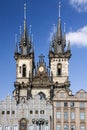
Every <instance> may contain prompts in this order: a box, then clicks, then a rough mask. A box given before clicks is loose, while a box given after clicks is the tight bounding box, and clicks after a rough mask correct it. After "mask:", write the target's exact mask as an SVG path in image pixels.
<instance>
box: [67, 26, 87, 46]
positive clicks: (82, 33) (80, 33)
mask: <svg viewBox="0 0 87 130" xmlns="http://www.w3.org/2000/svg"><path fill="white" fill-rule="evenodd" d="M66 38H67V40H70V42H71V45H77V46H87V26H85V27H83V28H80V29H78V30H77V31H76V32H69V33H67V35H66Z"/></svg>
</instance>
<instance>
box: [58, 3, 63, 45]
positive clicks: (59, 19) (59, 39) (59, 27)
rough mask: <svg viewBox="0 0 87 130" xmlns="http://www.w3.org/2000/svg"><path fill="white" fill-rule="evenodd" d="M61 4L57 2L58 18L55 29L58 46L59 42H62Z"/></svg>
mask: <svg viewBox="0 0 87 130" xmlns="http://www.w3.org/2000/svg"><path fill="white" fill-rule="evenodd" d="M60 4H61V3H60V2H59V17H58V28H57V42H58V43H59V44H60V42H61V40H62V29H61V16H60V13H61V10H60V9H61V5H60Z"/></svg>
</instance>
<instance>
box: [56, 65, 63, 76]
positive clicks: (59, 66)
mask: <svg viewBox="0 0 87 130" xmlns="http://www.w3.org/2000/svg"><path fill="white" fill-rule="evenodd" d="M61 74H62V64H61V63H59V64H58V65H57V75H58V76H61Z"/></svg>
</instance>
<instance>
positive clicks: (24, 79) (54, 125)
mask: <svg viewBox="0 0 87 130" xmlns="http://www.w3.org/2000/svg"><path fill="white" fill-rule="evenodd" d="M24 11H26V4H25V5H24ZM59 12H60V6H59ZM48 54H49V57H48V58H49V68H48V67H47V66H46V63H45V61H44V56H43V54H41V55H40V56H39V62H38V63H37V65H36V64H35V58H34V48H33V44H32V40H31V37H30V36H28V32H27V23H26V16H24V31H23V34H22V35H21V38H20V44H19V45H16V50H15V53H14V58H15V61H16V81H15V82H14V90H13V97H12V98H11V97H10V96H7V98H6V99H5V100H2V101H0V130H77V129H78V130H86V129H87V92H86V91H84V90H82V89H81V90H79V91H78V92H77V93H76V94H75V95H73V94H72V91H71V90H70V81H69V73H68V69H69V59H70V58H71V50H70V42H68V44H67V45H66V34H65V32H64V34H63V33H62V27H61V19H60V13H59V17H58V25H57V31H56V32H55V33H54V35H53V38H52V42H51V45H50V50H49V52H48Z"/></svg>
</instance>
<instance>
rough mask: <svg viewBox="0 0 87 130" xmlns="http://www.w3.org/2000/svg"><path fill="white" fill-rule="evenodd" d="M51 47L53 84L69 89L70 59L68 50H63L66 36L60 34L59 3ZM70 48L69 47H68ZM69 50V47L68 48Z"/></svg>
mask: <svg viewBox="0 0 87 130" xmlns="http://www.w3.org/2000/svg"><path fill="white" fill-rule="evenodd" d="M53 36H54V37H53V40H52V45H51V47H50V51H49V66H50V70H51V73H52V75H53V82H54V83H55V84H56V85H57V87H58V88H61V87H62V88H63V87H64V88H65V87H69V85H70V82H69V73H68V68H69V59H70V57H71V51H70V49H67V50H65V47H66V35H65V29H64V35H63V34H62V27H61V18H60V3H59V17H58V26H57V32H56V33H55V34H54V35H53ZM68 46H70V45H68ZM68 48H69V47H68Z"/></svg>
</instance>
